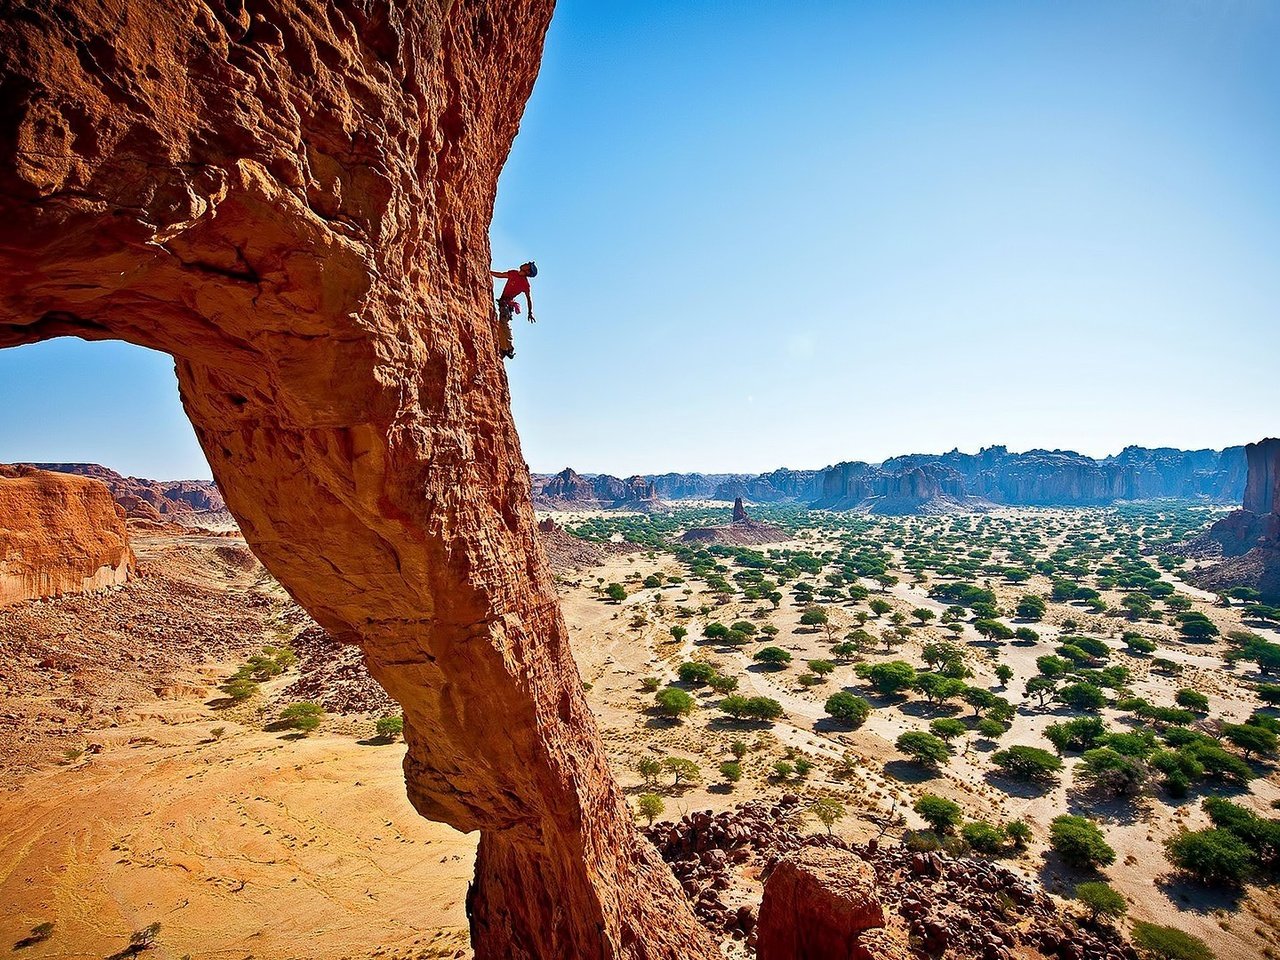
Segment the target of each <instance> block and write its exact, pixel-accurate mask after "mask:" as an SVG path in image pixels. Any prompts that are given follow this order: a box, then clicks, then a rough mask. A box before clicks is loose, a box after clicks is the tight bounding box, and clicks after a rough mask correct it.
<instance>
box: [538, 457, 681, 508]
mask: <svg viewBox="0 0 1280 960" xmlns="http://www.w3.org/2000/svg"><path fill="white" fill-rule="evenodd" d="M532 485H533V502H534V506H536V507H539V508H540V509H543V510H639V511H643V512H648V511H653V510H661V509H663V508H664V504H663V503H662V501H661V500H659V499H658V494H657V490H656V489H655V487H654V485H653V484H652V483H651V482H650V481H649V480H647V479H645V478H644V477H639V476H636V477H627V479H625V480H621V479H619V478H618V477H611V476H609V475H608V474H596V475H595V476H592V477H584V476H582V475H581V474H580V473H578V472H577V471H576V470H574V469H573V468H572V467H565V468H564V469H563V470H561V471H560V472H559V473H557V474H555V475H554V476H550V477H548V476H545V475H537V474H535V475H534V476H533V477H532Z"/></svg>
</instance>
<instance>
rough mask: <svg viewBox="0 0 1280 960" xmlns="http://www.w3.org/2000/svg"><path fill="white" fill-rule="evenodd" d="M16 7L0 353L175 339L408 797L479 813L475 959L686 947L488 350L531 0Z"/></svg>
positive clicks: (257, 514) (700, 949)
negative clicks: (379, 690) (566, 605)
mask: <svg viewBox="0 0 1280 960" xmlns="http://www.w3.org/2000/svg"><path fill="white" fill-rule="evenodd" d="M19 6H20V7H21V8H22V13H23V16H20V17H19V16H15V17H10V18H6V19H5V22H4V23H3V24H0V86H2V87H3V88H4V89H5V90H6V91H7V100H8V101H9V103H10V105H11V106H10V108H9V109H7V110H6V112H5V114H4V116H3V117H2V118H0V145H2V146H3V148H4V149H3V156H4V158H5V159H4V162H3V164H0V269H3V272H4V275H5V276H6V278H7V282H6V284H5V285H4V287H3V289H2V290H0V348H3V347H8V346H15V345H19V344H25V343H35V342H39V341H43V340H47V339H51V338H54V337H61V336H75V337H80V338H82V339H86V340H108V339H117V340H124V341H127V342H130V343H134V344H138V345H141V346H145V347H150V348H152V349H156V350H160V351H163V352H165V353H168V354H171V355H172V356H173V357H174V358H175V363H176V370H177V377H178V384H179V392H180V396H181V398H182V403H183V406H184V409H185V410H186V413H187V415H188V417H189V418H190V420H191V422H192V424H193V425H194V427H195V431H196V436H197V439H198V440H199V443H200V445H201V447H202V449H203V450H204V452H205V455H206V457H207V458H208V461H209V466H210V469H211V470H212V472H213V475H214V477H215V479H216V480H217V481H218V484H219V487H220V488H221V489H222V491H223V494H224V495H225V497H226V501H227V506H228V508H229V510H230V512H231V513H232V514H233V515H234V517H235V518H236V520H237V522H238V524H239V525H240V528H241V530H242V531H243V533H244V535H245V538H246V540H247V541H248V543H249V544H250V546H251V547H252V548H253V550H254V552H255V553H256V554H257V555H258V557H259V558H260V559H261V560H262V561H263V563H264V564H265V565H266V567H267V568H268V569H269V570H270V571H271V573H272V574H273V575H274V576H275V578H276V579H277V580H278V581H279V582H280V583H281V584H282V585H283V586H284V587H285V589H286V590H288V591H289V593H290V594H291V595H292V596H293V597H294V598H295V599H296V600H297V601H298V602H299V603H300V604H301V605H302V606H303V607H304V608H305V609H306V610H307V611H308V612H309V613H310V614H311V615H312V616H313V617H314V618H315V619H316V621H317V622H318V623H320V624H321V625H322V626H323V627H325V628H326V629H327V630H328V631H329V632H330V633H331V634H333V635H334V636H336V637H338V638H339V639H341V640H343V641H345V642H352V643H357V644H359V645H360V647H361V648H362V650H363V652H364V655H365V658H366V661H367V663H368V666H369V669H370V672H371V673H372V674H373V676H374V677H375V678H376V679H377V680H378V681H379V682H380V683H381V684H382V686H383V687H384V688H385V689H386V690H387V691H388V693H390V695H391V696H392V697H394V698H395V699H396V700H397V701H399V703H400V704H401V705H402V707H403V710H404V714H405V726H406V741H407V744H408V752H407V756H406V760H405V780H406V786H407V789H408V795H409V798H410V800H411V802H412V803H413V804H414V806H415V807H416V808H417V809H418V810H419V811H420V812H421V813H422V814H424V815H425V816H427V817H430V818H432V819H438V820H442V821H444V822H446V823H449V824H451V825H452V826H454V827H456V828H458V829H461V830H465V831H470V830H480V831H481V842H480V848H479V854H478V857H477V869H476V880H475V883H474V885H473V888H472V890H471V893H470V894H469V897H468V906H469V916H470V920H471V928H472V940H473V945H474V947H475V950H476V955H477V956H478V957H480V958H488V957H499V956H501V957H528V958H552V957H555V958H575V957H654V958H658V957H672V958H674V957H700V956H711V955H712V947H711V945H710V942H709V940H708V939H707V937H706V935H705V934H704V933H703V932H702V930H701V928H700V927H698V925H697V923H696V921H695V920H694V919H693V916H692V913H691V911H690V909H689V906H688V904H687V902H686V901H685V899H684V897H683V894H682V893H681V891H680V890H679V888H678V887H677V885H676V883H675V881H674V878H673V877H672V876H671V874H670V871H669V870H667V868H666V867H665V866H664V865H663V864H662V863H661V862H660V860H659V859H658V857H657V855H656V853H655V852H654V851H653V849H652V848H651V847H649V846H648V845H647V844H645V843H644V842H643V841H641V840H639V838H638V837H637V835H636V832H635V829H634V827H633V825H632V823H631V821H630V817H629V815H628V812H627V810H626V807H625V804H624V802H623V800H622V797H621V794H620V792H619V790H618V788H617V785H616V784H615V783H614V781H613V779H612V777H611V776H610V774H609V771H608V769H607V766H606V764H605V760H604V754H603V750H602V747H601V744H600V740H599V737H598V734H597V731H596V727H595V723H594V720H593V719H592V717H591V714H590V711H589V709H588V708H587V706H586V702H585V699H584V697H583V694H582V690H581V683H580V680H579V678H578V674H577V670H576V667H575V666H574V662H573V659H572V656H571V654H570V651H569V647H568V643H567V632H566V628H565V624H564V621H563V619H562V617H561V615H560V611H559V607H558V603H557V601H556V597H555V594H554V591H553V590H552V586H551V580H550V577H549V574H548V571H547V568H546V561H545V558H544V557H543V555H542V552H541V549H540V547H539V546H538V544H537V542H536V536H535V527H534V517H533V510H532V505H531V502H530V496H529V479H528V473H527V470H526V468H525V465H524V463H523V460H522V457H521V455H520V447H519V440H518V437H517V435H516V432H515V428H514V425H513V423H512V419H511V414H510V403H509V394H508V391H507V386H506V380H505V376H504V373H503V370H502V367H501V362H500V360H499V359H498V357H497V352H496V348H495V345H494V336H495V331H494V329H493V323H492V314H491V307H490V304H489V299H488V285H487V283H486V272H487V268H488V245H487V239H486V235H487V228H488V221H489V217H490V215H491V212H492V207H493V193H494V184H495V182H496V179H497V174H498V171H499V170H500V168H501V166H502V163H503V162H504V160H505V157H506V154H507V151H508V149H509V147H510V144H511V140H512V138H513V137H514V135H515V131H516V126H517V124H518V118H519V112H520V108H521V106H522V105H523V103H524V101H525V99H526V98H527V96H528V94H529V91H530V88H531V86H532V83H533V80H534V76H535V74H536V69H537V62H538V56H539V53H540V49H541V43H542V37H543V35H544V33H545V30H546V27H547V23H548V20H549V17H550V14H551V6H552V5H551V3H550V2H549V0H526V2H523V3H519V4H509V3H500V2H497V0H468V2H455V3H451V4H445V5H443V6H441V5H439V4H436V3H432V2H427V3H422V4H412V5H409V6H407V7H406V6H403V5H400V4H394V3H390V2H386V0H373V2H367V3H350V4H348V3H340V4H325V3H320V2H317V0H308V2H302V3H297V4H290V5H285V4H270V3H262V4H257V3H255V4H251V5H244V6H241V5H238V4H226V5H215V6H206V5H205V4H203V3H199V2H196V0H191V2H187V3H178V4H159V3H152V2H140V3H136V4H131V5H130V6H129V8H128V10H127V12H126V15H125V16H124V17H123V18H122V19H120V20H118V21H112V22H107V21H106V20H104V19H103V14H102V12H101V11H100V10H99V8H97V7H95V6H94V5H91V4H88V3H83V2H80V0H65V2H60V3H57V4H53V5H50V4H46V3H40V2H34V0H30V2H25V3H20V4H19ZM443 238H449V239H448V240H447V241H446V240H445V239H443Z"/></svg>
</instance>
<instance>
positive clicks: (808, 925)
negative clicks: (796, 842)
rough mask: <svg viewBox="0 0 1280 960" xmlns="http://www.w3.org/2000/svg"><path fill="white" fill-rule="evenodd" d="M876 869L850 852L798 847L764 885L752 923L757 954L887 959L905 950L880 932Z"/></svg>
mask: <svg viewBox="0 0 1280 960" xmlns="http://www.w3.org/2000/svg"><path fill="white" fill-rule="evenodd" d="M884 924H885V918H884V910H883V909H882V908H881V906H880V901H879V899H878V898H877V896H876V873H875V870H874V869H872V867H871V865H870V864H868V863H866V862H865V861H863V860H862V859H861V858H860V857H858V856H857V855H856V854H854V853H851V852H849V851H847V850H841V849H838V848H834V847H802V848H801V849H799V850H797V851H796V852H794V853H791V854H788V855H787V856H786V857H784V858H783V859H782V860H781V861H779V863H778V865H777V866H776V867H775V868H774V870H773V873H771V874H770V875H769V879H768V880H766V881H765V885H764V899H763V900H762V902H761V904H760V919H759V922H758V924H757V926H756V930H757V932H758V937H759V939H758V941H757V944H756V956H757V957H759V960H871V958H872V957H879V958H882V960H892V958H893V957H895V956H897V957H902V956H905V955H906V951H905V950H902V949H901V948H900V947H899V948H897V949H895V948H894V946H893V943H892V941H891V940H890V939H889V938H887V937H884V936H882V935H881V931H880V929H879V928H882V927H884Z"/></svg>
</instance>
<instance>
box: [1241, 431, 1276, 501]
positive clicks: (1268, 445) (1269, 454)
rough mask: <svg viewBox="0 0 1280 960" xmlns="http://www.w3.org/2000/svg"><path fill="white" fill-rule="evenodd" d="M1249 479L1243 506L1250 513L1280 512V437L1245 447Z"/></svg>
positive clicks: (1245, 488) (1246, 484)
mask: <svg viewBox="0 0 1280 960" xmlns="http://www.w3.org/2000/svg"><path fill="white" fill-rule="evenodd" d="M1245 454H1246V455H1247V456H1248V459H1249V479H1248V481H1247V482H1246V483H1245V487H1244V504H1243V508H1244V509H1245V510H1248V511H1249V512H1250V513H1280V439H1274V438H1273V439H1270V440H1260V441H1259V442H1258V443H1251V444H1249V445H1248V446H1247V447H1245Z"/></svg>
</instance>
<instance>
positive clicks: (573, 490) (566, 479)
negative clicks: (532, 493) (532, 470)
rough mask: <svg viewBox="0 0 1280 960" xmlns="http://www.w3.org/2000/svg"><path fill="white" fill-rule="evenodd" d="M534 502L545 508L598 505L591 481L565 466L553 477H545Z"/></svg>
mask: <svg viewBox="0 0 1280 960" xmlns="http://www.w3.org/2000/svg"><path fill="white" fill-rule="evenodd" d="M535 502H536V504H537V505H538V506H539V507H541V508H543V509H546V510H572V509H575V508H576V509H579V510H582V509H593V508H596V507H598V506H600V501H599V498H598V497H597V496H596V490H595V487H594V486H593V485H592V483H591V481H590V480H588V479H586V478H585V477H583V476H581V475H580V474H578V473H577V472H576V471H575V470H574V469H573V468H572V467H565V468H564V469H563V470H561V471H560V472H559V473H557V474H556V475H555V476H554V477H549V478H545V479H544V482H543V483H542V485H541V489H539V490H538V492H537V496H536V498H535Z"/></svg>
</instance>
